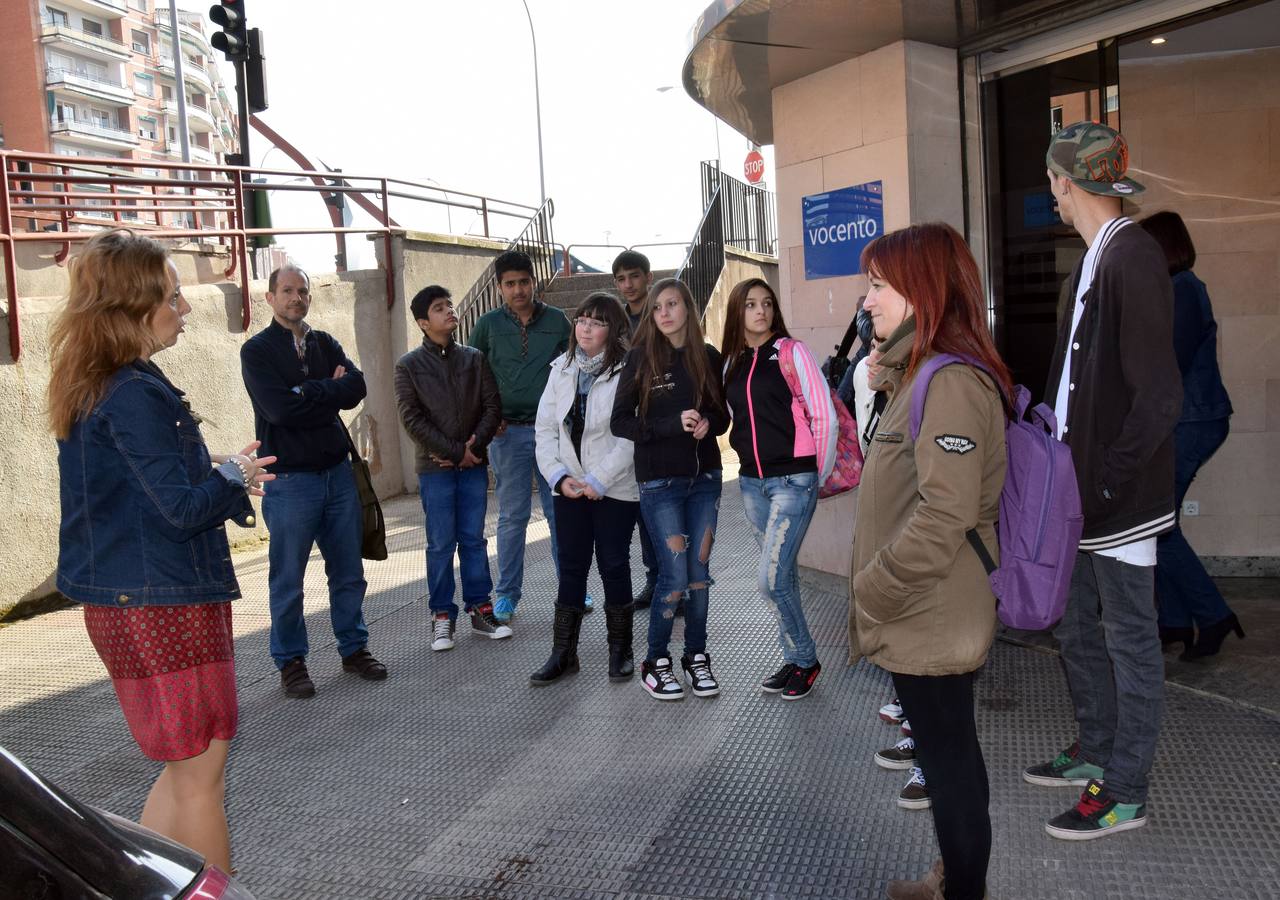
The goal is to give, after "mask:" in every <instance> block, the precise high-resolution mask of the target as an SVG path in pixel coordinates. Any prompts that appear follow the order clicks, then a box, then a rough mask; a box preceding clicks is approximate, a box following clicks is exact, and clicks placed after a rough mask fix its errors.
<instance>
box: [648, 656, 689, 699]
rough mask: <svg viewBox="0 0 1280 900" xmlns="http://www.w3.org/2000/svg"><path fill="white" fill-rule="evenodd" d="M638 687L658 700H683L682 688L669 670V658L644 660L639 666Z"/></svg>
mask: <svg viewBox="0 0 1280 900" xmlns="http://www.w3.org/2000/svg"><path fill="white" fill-rule="evenodd" d="M640 686H641V687H642V688H644V689H645V691H647V692H648V694H649V696H650V697H654V698H656V699H658V700H683V699H684V688H683V687H681V686H680V680H679V679H678V678H676V673H675V672H673V671H672V670H671V658H670V657H668V656H663V657H659V658H658V659H646V660H645V661H644V663H643V664H641V666H640Z"/></svg>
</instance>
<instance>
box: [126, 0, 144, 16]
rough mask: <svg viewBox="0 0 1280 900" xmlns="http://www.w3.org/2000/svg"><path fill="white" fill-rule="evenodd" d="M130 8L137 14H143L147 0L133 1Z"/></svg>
mask: <svg viewBox="0 0 1280 900" xmlns="http://www.w3.org/2000/svg"><path fill="white" fill-rule="evenodd" d="M130 6H132V7H133V8H134V9H136V10H137V11H138V12H141V13H144V12H146V11H147V0H133V2H132V3H130Z"/></svg>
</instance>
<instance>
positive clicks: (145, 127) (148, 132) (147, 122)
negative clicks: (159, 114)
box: [138, 116, 160, 141]
mask: <svg viewBox="0 0 1280 900" xmlns="http://www.w3.org/2000/svg"><path fill="white" fill-rule="evenodd" d="M159 133H160V132H159V131H158V130H157V127H156V120H155V119H153V118H151V117H150V116H138V137H143V138H146V139H147V140H149V141H154V140H155V139H156V138H157V136H158V135H159Z"/></svg>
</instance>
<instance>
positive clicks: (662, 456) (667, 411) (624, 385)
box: [610, 344, 729, 483]
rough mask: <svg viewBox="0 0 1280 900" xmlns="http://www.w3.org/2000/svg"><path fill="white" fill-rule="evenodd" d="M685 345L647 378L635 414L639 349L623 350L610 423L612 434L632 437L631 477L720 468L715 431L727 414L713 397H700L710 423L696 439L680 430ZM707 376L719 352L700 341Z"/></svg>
mask: <svg viewBox="0 0 1280 900" xmlns="http://www.w3.org/2000/svg"><path fill="white" fill-rule="evenodd" d="M685 349H686V348H681V349H678V350H673V351H672V353H671V364H670V365H669V366H668V367H667V371H666V372H664V373H663V374H661V375H659V376H657V377H655V378H654V379H653V384H652V385H650V386H649V388H648V390H649V408H648V410H647V411H646V414H645V417H644V418H643V419H641V418H640V392H639V391H640V388H639V385H637V384H636V371H637V369H638V368H639V363H640V358H641V357H640V354H641V352H642V351H641V350H638V349H637V350H632V351H631V352H630V353H628V354H627V359H626V363H625V365H624V366H623V369H622V375H621V380H620V381H619V382H618V393H617V395H616V396H615V397H614V401H613V416H612V418H611V419H610V428H611V430H612V431H613V433H614V434H615V435H617V436H618V437H620V438H626V439H627V440H629V441H633V442H635V445H636V457H635V459H636V481H637V482H640V483H644V482H646V481H653V480H655V479H658V478H677V477H681V476H694V475H698V474H699V473H701V472H711V471H714V470H716V469H719V468H720V465H721V464H720V446H719V445H718V444H717V443H716V437H718V436H719V435H722V434H724V433H725V431H726V429H728V427H729V416H728V414H727V413H726V412H725V410H724V409H723V408H722V406H721V405H720V404H719V403H716V402H714V401H712V400H711V399H710V398H704V399H703V401H702V404H701V405H700V406H697V407H696V408H697V410H698V412H700V413H701V414H702V415H703V416H704V417H705V418H707V419H708V420H710V423H711V429H710V431H708V432H707V436H706V437H705V438H703V439H702V440H700V441H698V440H694V437H693V435H692V434H690V433H689V432H687V431H685V430H684V426H683V425H682V424H681V422H680V414H681V413H682V412H684V411H685V410H686V409H694V408H695V405H694V402H693V383H692V381H691V380H690V378H689V372H688V370H687V369H685V366H684V355H685ZM703 352H705V353H706V354H707V357H708V365H709V366H710V370H711V376H712V378H715V377H716V376H717V375H718V374H719V373H720V372H721V370H722V366H721V362H720V352H719V351H718V350H716V348H715V347H712V346H711V345H710V344H706V345H704V350H703Z"/></svg>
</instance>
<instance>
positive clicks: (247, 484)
mask: <svg viewBox="0 0 1280 900" xmlns="http://www.w3.org/2000/svg"><path fill="white" fill-rule="evenodd" d="M227 462H232V463H235V464H236V468H237V469H239V470H240V478H241V479H242V480H243V481H244V489H245V490H246V491H247V490H249V488H251V487H253V482H252V481H250V480H249V467H248V466H246V465H245V464H244V463H242V462H240V460H239V458H238V457H235V456H233V457H231V458H230V459H229V460H227Z"/></svg>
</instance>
